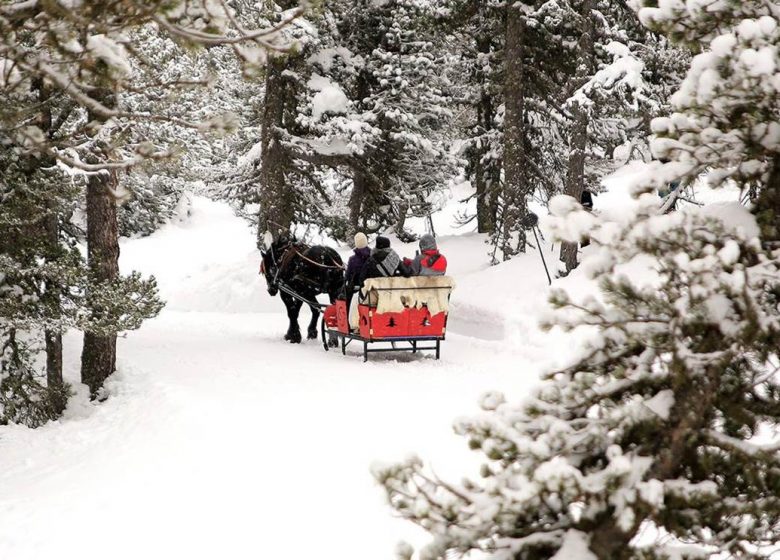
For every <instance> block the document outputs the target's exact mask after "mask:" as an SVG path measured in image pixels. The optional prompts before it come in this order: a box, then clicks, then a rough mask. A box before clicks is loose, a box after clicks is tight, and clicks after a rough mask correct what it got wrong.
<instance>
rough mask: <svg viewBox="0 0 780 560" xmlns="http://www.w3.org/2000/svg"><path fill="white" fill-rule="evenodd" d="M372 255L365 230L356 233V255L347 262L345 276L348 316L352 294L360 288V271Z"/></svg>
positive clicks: (348, 315) (345, 297) (348, 314)
mask: <svg viewBox="0 0 780 560" xmlns="http://www.w3.org/2000/svg"><path fill="white" fill-rule="evenodd" d="M370 256H371V249H369V247H368V238H367V237H366V234H365V233H363V232H360V231H359V232H357V233H356V234H355V249H354V255H352V256H351V257H349V261H348V262H347V273H346V274H345V276H344V294H345V295H344V299H346V301H347V317H350V313H349V305H350V303H351V302H352V296H353V295H354V294H355V292H356V291H358V290H359V289H360V271H361V270H363V265H365V264H366V261H367V260H368V257H370Z"/></svg>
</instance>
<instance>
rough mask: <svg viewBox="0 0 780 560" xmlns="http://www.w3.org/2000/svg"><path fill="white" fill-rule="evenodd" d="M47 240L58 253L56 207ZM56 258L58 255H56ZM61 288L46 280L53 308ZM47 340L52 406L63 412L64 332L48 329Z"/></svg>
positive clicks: (50, 217)
mask: <svg viewBox="0 0 780 560" xmlns="http://www.w3.org/2000/svg"><path fill="white" fill-rule="evenodd" d="M46 241H47V245H48V246H49V250H50V251H51V252H52V253H53V254H56V252H57V251H58V248H59V247H58V246H59V242H60V232H59V215H58V213H57V209H56V208H50V209H49V215H48V216H47V217H46ZM55 258H56V257H55ZM60 290H61V286H59V285H58V284H57V283H56V282H52V281H49V282H46V286H45V288H44V297H45V298H47V299H48V300H49V301H50V302H51V305H52V308H53V309H59V308H60ZM44 338H45V340H46V386H47V387H48V388H49V396H50V399H51V406H52V409H53V410H54V412H55V413H57V414H61V413H62V411H63V410H65V406H66V405H67V398H66V395H65V390H64V383H63V380H62V333H61V332H60V331H57V330H47V331H46V332H45V333H44Z"/></svg>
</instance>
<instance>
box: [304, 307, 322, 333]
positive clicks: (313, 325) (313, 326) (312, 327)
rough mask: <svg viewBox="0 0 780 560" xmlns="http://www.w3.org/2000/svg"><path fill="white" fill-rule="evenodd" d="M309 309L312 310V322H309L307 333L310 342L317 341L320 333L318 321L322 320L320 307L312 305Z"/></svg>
mask: <svg viewBox="0 0 780 560" xmlns="http://www.w3.org/2000/svg"><path fill="white" fill-rule="evenodd" d="M309 308H310V309H311V321H309V329H308V332H307V333H306V338H308V339H309V340H315V339H316V338H318V337H319V332H318V331H317V319H319V318H320V310H319V308H318V307H314V306H313V305H310V306H309Z"/></svg>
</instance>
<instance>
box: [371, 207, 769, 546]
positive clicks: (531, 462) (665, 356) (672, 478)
mask: <svg viewBox="0 0 780 560" xmlns="http://www.w3.org/2000/svg"><path fill="white" fill-rule="evenodd" d="M651 198H652V197H650V196H648V197H646V205H645V206H644V210H641V211H640V214H639V216H637V218H636V219H635V220H631V221H630V222H628V223H626V224H625V225H622V226H618V225H617V224H615V223H608V224H604V225H602V226H600V227H599V226H597V225H596V224H594V223H593V222H592V221H590V222H589V221H588V219H584V217H583V216H576V215H575V216H571V215H569V214H571V213H572V212H575V213H577V212H581V211H578V210H577V209H576V205H570V206H568V207H567V205H566V204H557V205H554V206H556V207H557V209H558V210H562V212H561V214H563V215H562V216H560V217H558V218H553V219H552V220H551V224H552V226H553V228H554V229H556V230H557V232H558V233H559V234H564V236H565V237H569V238H572V237H576V236H578V235H579V234H580V233H585V232H588V233H590V236H591V239H592V241H593V244H594V245H595V246H596V247H595V252H596V255H595V256H594V257H593V258H592V259H589V260H586V261H585V263H584V264H583V267H584V268H585V273H587V274H588V275H589V276H590V277H591V278H593V279H597V280H598V282H599V286H600V294H599V295H598V297H593V296H591V297H588V298H585V299H584V301H574V300H573V299H571V298H570V297H569V296H568V295H566V294H565V293H563V292H560V291H559V292H555V294H554V296H553V298H552V303H553V305H554V307H555V308H556V310H555V311H553V312H552V313H551V315H550V317H549V321H548V326H554V325H558V326H561V327H563V328H565V329H575V328H577V327H579V326H587V327H589V328H591V329H592V328H593V327H595V328H596V331H597V334H596V335H595V336H594V337H593V339H592V340H591V341H590V343H589V344H587V345H586V346H585V348H584V350H583V351H582V353H581V355H579V356H578V357H577V358H576V360H575V361H574V363H573V364H572V365H571V366H570V367H567V368H565V369H562V370H560V371H554V372H552V373H550V374H548V375H546V376H545V379H544V380H543V382H542V384H541V385H540V386H539V387H538V389H537V390H535V391H534V393H533V394H532V395H531V396H530V397H529V398H527V399H526V400H525V401H524V402H522V403H519V404H518V403H507V402H505V401H504V399H503V397H501V396H500V395H496V394H492V395H488V396H487V397H486V398H484V399H483V401H482V407H483V409H484V410H485V413H484V414H483V415H481V416H479V417H476V418H471V419H467V420H463V421H460V422H458V423H457V425H456V431H457V432H458V433H460V434H462V435H463V436H464V437H466V438H467V439H468V442H469V445H470V446H471V447H472V448H473V449H475V450H478V451H479V452H480V453H482V454H484V456H485V463H484V465H483V467H482V471H481V475H482V477H483V478H482V480H478V481H477V480H466V481H464V482H462V483H448V482H444V481H442V480H438V479H437V478H436V477H435V476H433V475H432V474H430V473H429V472H428V471H426V469H424V467H423V465H422V463H421V462H420V461H419V460H418V459H412V460H409V461H407V462H405V463H402V464H399V465H395V466H392V467H388V468H382V469H378V470H377V472H376V475H377V477H378V479H379V481H380V482H381V483H382V484H383V485H384V486H385V488H386V490H387V493H388V496H389V499H390V503H391V504H392V506H393V507H394V508H395V509H396V510H397V511H398V512H399V513H400V514H401V515H402V516H403V517H405V518H407V519H409V520H412V521H414V522H416V523H418V524H419V525H421V526H422V527H424V528H425V529H427V530H428V531H429V532H430V533H431V534H432V536H433V541H432V542H431V544H430V545H428V546H427V547H426V548H425V549H423V550H422V551H421V553H420V558H421V559H424V560H433V559H443V558H445V556H446V557H448V558H449V557H450V556H447V554H448V553H453V552H454V553H467V552H469V551H474V550H479V551H484V552H489V553H490V556H489V557H490V558H496V559H502V560H503V559H506V560H509V559H541V558H555V559H562V558H577V559H583V560H584V559H591V558H599V559H603V560H619V559H629V558H631V559H634V558H643V559H650V558H654V559H655V558H657V559H660V558H670V557H675V558H709V557H715V555H716V554H717V553H719V552H728V553H730V554H733V555H734V556H737V557H740V558H763V557H764V556H762V555H761V551H762V549H763V547H766V546H769V545H772V544H773V543H775V542H777V541H778V540H780V522H779V521H778V520H779V519H780V499H778V492H780V445H778V444H776V443H768V444H767V443H762V439H761V436H762V435H763V434H764V433H765V431H766V430H771V429H772V428H776V427H778V426H779V425H780V384H779V383H778V382H777V378H776V376H775V373H776V370H777V367H778V363H780V362H779V360H780V356H779V355H778V352H779V351H780V309H778V302H780V275H779V274H780V252H775V253H774V254H771V253H769V252H767V251H765V250H764V249H762V247H761V244H760V242H759V240H758V238H757V237H756V235H757V233H758V228H757V227H756V225H755V221H754V220H752V218H751V216H750V214H749V213H748V212H747V210H745V209H744V208H742V207H739V206H736V208H734V209H732V210H730V212H729V214H730V215H731V217H732V218H733V217H736V218H737V220H734V219H729V220H727V221H726V222H724V221H721V220H720V219H718V218H715V217H711V216H709V215H707V214H706V213H703V212H702V213H699V212H696V213H682V212H680V213H676V214H672V215H656V212H657V209H656V206H657V203H656V202H655V200H651ZM572 202H573V201H572ZM581 213H582V214H585V213H584V212H581ZM588 216H590V215H588ZM577 218H583V219H577ZM591 220H592V218H591ZM573 222H574V223H577V222H578V223H579V227H572V225H571V224H572V223H573ZM631 270H633V271H634V272H633V274H632V273H631V272H630V271H631ZM637 271H639V272H637ZM681 543H685V546H684V547H682V544H681Z"/></svg>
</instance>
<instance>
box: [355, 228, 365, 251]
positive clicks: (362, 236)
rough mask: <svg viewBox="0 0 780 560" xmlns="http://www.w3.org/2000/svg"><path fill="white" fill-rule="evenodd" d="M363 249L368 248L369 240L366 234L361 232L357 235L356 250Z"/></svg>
mask: <svg viewBox="0 0 780 560" xmlns="http://www.w3.org/2000/svg"><path fill="white" fill-rule="evenodd" d="M363 247H368V238H367V237H366V234H365V233H363V232H362V231H359V232H357V233H356V234H355V249H362V248H363Z"/></svg>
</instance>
